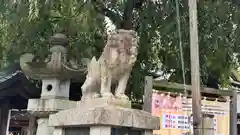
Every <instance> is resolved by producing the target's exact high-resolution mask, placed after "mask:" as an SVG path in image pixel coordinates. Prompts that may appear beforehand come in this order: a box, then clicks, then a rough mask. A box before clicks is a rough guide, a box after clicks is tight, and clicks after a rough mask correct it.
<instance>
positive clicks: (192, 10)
mask: <svg viewBox="0 0 240 135" xmlns="http://www.w3.org/2000/svg"><path fill="white" fill-rule="evenodd" d="M188 2H189V3H188V4H189V25H190V54H191V82H192V110H193V133H194V135H201V125H202V124H201V117H202V116H201V93H200V72H199V51H198V26H197V1H196V0H188Z"/></svg>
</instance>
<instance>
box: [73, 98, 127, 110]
mask: <svg viewBox="0 0 240 135" xmlns="http://www.w3.org/2000/svg"><path fill="white" fill-rule="evenodd" d="M107 105H114V106H120V107H123V108H131V101H129V100H122V99H118V98H93V99H85V100H81V101H79V102H77V107H80V108H87V107H89V106H91V107H92V108H95V107H99V106H107Z"/></svg>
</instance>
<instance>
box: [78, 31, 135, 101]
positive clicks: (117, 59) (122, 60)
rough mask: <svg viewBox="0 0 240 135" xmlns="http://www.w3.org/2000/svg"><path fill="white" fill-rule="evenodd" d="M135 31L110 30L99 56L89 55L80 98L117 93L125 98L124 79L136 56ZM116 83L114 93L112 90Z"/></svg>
mask: <svg viewBox="0 0 240 135" xmlns="http://www.w3.org/2000/svg"><path fill="white" fill-rule="evenodd" d="M137 41H138V40H137V34H136V32H134V31H132V30H122V29H120V30H117V31H116V32H114V33H112V34H110V36H109V37H108V40H107V43H106V45H105V47H104V50H103V53H102V54H101V56H100V58H99V59H98V60H96V58H95V57H93V58H92V60H91V62H90V63H89V65H88V74H87V76H86V80H85V82H84V84H83V85H82V93H83V98H97V97H108V98H112V97H116V98H119V99H125V100H128V97H127V96H126V95H125V89H126V86H127V81H128V79H129V76H130V73H131V70H132V68H133V66H134V64H135V62H136V60H137V54H138V51H137V49H138V44H137ZM116 82H118V83H117V87H116V89H115V93H114V94H113V93H112V92H111V86H112V84H113V83H116Z"/></svg>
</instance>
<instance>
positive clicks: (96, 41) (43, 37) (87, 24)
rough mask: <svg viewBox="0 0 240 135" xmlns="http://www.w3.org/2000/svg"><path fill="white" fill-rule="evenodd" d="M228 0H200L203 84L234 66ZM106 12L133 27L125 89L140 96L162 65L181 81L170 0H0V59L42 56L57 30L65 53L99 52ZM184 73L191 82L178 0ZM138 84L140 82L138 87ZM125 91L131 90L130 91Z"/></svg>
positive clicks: (235, 33) (232, 8)
mask: <svg viewBox="0 0 240 135" xmlns="http://www.w3.org/2000/svg"><path fill="white" fill-rule="evenodd" d="M239 11H240V10H239V7H238V5H237V3H236V4H235V3H233V2H232V1H229V0H214V1H199V3H198V21H199V46H200V48H199V50H200V66H201V80H202V84H205V85H210V84H211V83H212V82H211V80H214V81H213V82H216V81H219V82H221V84H225V83H226V82H227V81H226V80H228V76H229V72H230V69H231V68H234V67H235V66H238V65H237V63H238V60H240V59H239V57H240V55H239V53H238V52H239V50H240V46H239V44H240V38H238V37H239V35H240V27H239V24H240V22H239V20H240V12H239ZM105 17H108V18H109V19H110V20H111V21H112V22H113V24H114V25H115V26H116V28H123V29H134V30H135V31H137V32H138V35H139V38H140V42H139V46H140V48H139V56H138V61H137V64H136V65H135V68H134V70H133V73H132V78H131V81H130V83H129V84H130V85H129V89H130V90H131V92H132V93H133V96H134V98H140V97H141V96H142V86H143V84H144V83H143V77H144V76H145V75H149V74H152V73H156V72H157V71H159V70H161V71H163V73H164V74H171V76H170V81H175V82H180V83H182V82H183V81H182V72H183V71H182V69H181V60H180V54H179V52H180V51H179V37H178V33H177V32H178V31H177V21H176V5H175V1H173V0H168V1H160V0H159V1H157V0H155V1H149V0H111V1H110V0H89V1H86V0H7V1H6V0H0V58H1V59H0V64H1V67H4V66H7V65H9V64H10V63H13V62H14V61H16V60H18V59H19V56H20V55H21V54H23V53H25V52H34V53H35V54H37V55H38V56H42V57H44V56H46V55H47V54H46V52H47V51H46V50H47V49H48V48H49V45H48V39H49V37H50V36H51V35H53V33H56V32H61V33H64V34H66V35H67V36H68V38H69V40H70V44H69V46H68V47H69V51H70V53H69V54H70V56H71V57H74V58H76V59H78V60H79V61H80V60H81V59H82V58H90V57H92V56H93V55H97V56H99V55H100V53H101V51H102V48H103V45H104V42H105V39H106V32H107V31H106V22H105V21H104V20H105ZM180 22H181V33H182V45H183V52H184V62H185V65H184V66H185V71H186V73H185V76H186V78H187V83H190V57H189V56H190V53H189V51H190V49H189V19H188V3H187V0H181V1H180ZM139 86H140V87H139ZM129 93H130V91H129Z"/></svg>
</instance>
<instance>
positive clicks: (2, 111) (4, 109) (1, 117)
mask: <svg viewBox="0 0 240 135" xmlns="http://www.w3.org/2000/svg"><path fill="white" fill-rule="evenodd" d="M1 102H2V103H1V105H0V135H6V133H7V124H8V115H9V104H8V102H3V101H1Z"/></svg>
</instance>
